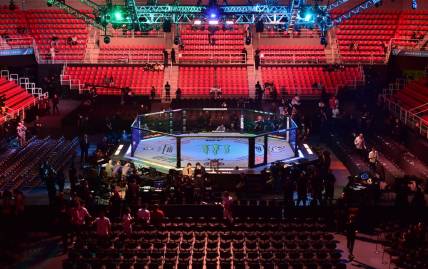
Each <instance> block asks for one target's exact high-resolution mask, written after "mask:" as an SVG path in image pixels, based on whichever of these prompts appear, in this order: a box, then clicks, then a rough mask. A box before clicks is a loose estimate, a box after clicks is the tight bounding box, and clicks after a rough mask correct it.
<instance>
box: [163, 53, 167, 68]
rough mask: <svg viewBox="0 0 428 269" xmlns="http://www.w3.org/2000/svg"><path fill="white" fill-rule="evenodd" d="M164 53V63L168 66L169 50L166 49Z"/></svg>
mask: <svg viewBox="0 0 428 269" xmlns="http://www.w3.org/2000/svg"><path fill="white" fill-rule="evenodd" d="M162 53H163V65H164V66H165V68H166V67H167V66H168V51H167V50H166V49H164V50H163V52H162Z"/></svg>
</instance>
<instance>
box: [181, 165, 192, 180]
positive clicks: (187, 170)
mask: <svg viewBox="0 0 428 269" xmlns="http://www.w3.org/2000/svg"><path fill="white" fill-rule="evenodd" d="M182 173H183V177H184V178H189V179H190V178H191V177H192V176H193V168H192V164H191V163H187V165H186V167H185V168H184V169H183V172H182Z"/></svg>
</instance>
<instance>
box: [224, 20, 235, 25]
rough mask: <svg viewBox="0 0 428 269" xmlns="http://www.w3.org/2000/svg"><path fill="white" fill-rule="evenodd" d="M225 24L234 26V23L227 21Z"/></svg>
mask: <svg viewBox="0 0 428 269" xmlns="http://www.w3.org/2000/svg"><path fill="white" fill-rule="evenodd" d="M226 24H227V25H232V24H234V22H233V20H227V21H226Z"/></svg>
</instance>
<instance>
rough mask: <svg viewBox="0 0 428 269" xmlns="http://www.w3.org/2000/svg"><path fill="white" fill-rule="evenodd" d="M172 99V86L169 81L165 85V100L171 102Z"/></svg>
mask: <svg viewBox="0 0 428 269" xmlns="http://www.w3.org/2000/svg"><path fill="white" fill-rule="evenodd" d="M170 99H171V86H170V85H169V82H168V81H167V82H166V84H165V100H167V101H169V100H170Z"/></svg>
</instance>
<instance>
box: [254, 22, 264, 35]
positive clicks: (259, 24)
mask: <svg viewBox="0 0 428 269" xmlns="http://www.w3.org/2000/svg"><path fill="white" fill-rule="evenodd" d="M264 28H265V25H264V23H263V21H258V22H257V23H256V32H257V33H261V32H263V30H264Z"/></svg>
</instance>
